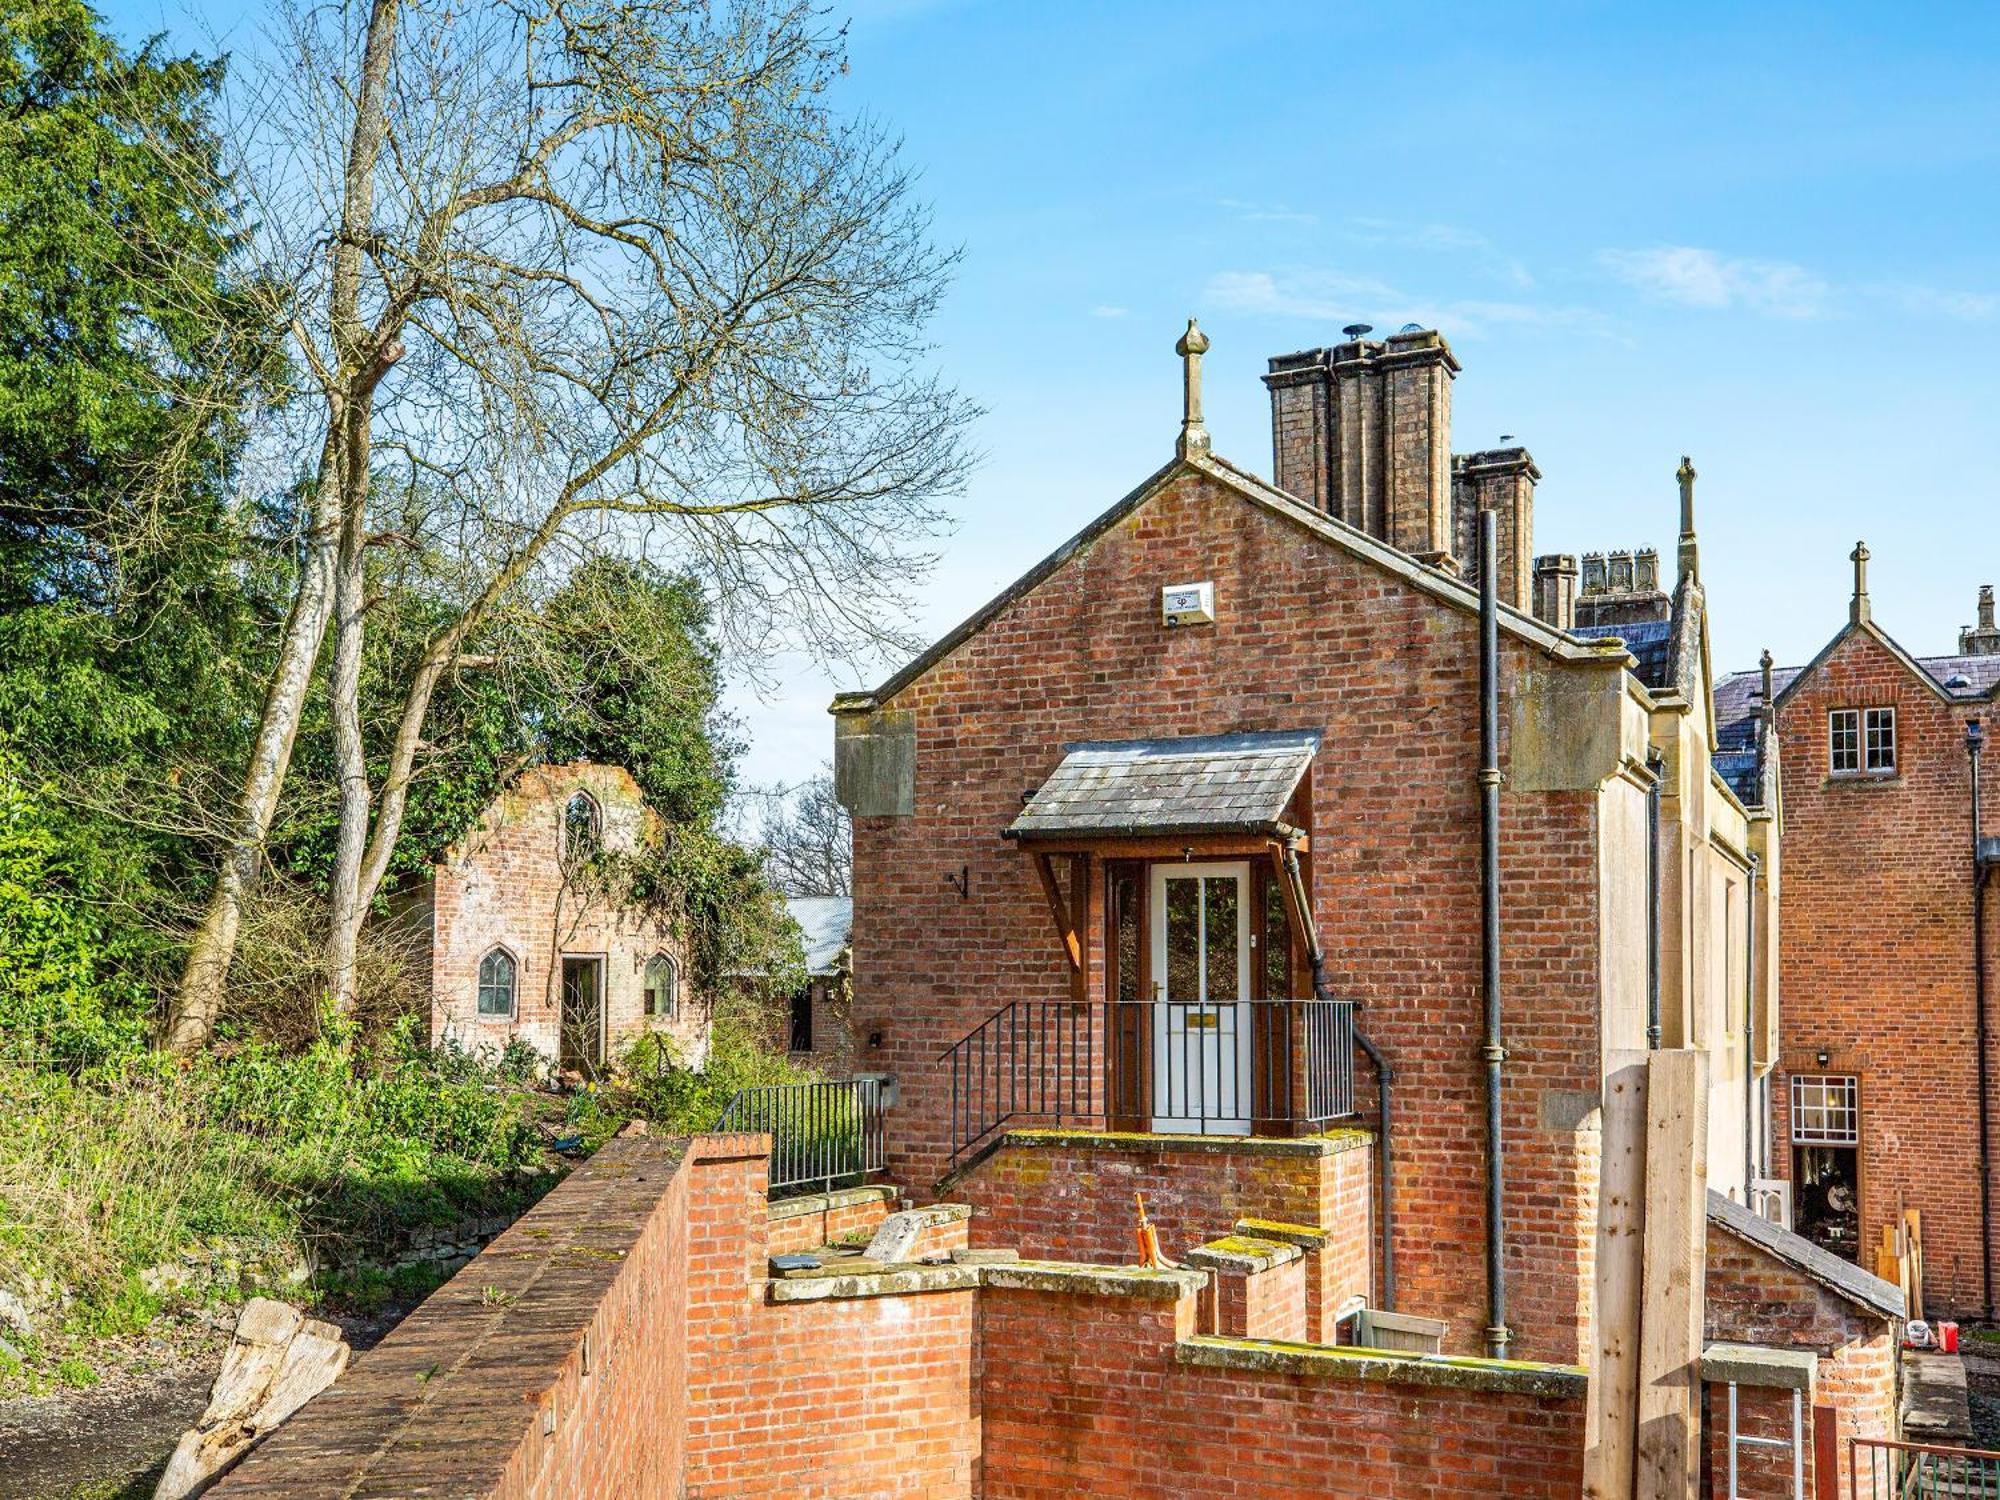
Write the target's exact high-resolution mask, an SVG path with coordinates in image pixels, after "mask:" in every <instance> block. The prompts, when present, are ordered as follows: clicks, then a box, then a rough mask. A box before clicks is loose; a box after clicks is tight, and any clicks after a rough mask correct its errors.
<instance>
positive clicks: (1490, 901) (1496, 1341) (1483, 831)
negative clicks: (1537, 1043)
mask: <svg viewBox="0 0 2000 1500" xmlns="http://www.w3.org/2000/svg"><path fill="white" fill-rule="evenodd" d="M1498 572H1499V563H1498V559H1497V558H1496V556H1495V546H1494V516H1493V512H1492V511H1491V510H1487V509H1481V510H1480V512H1479V835H1480V836H1479V872H1480V882H1479V883H1480V922H1479V929H1480V930H1479V944H1480V963H1481V983H1480V987H1481V989H1482V991H1483V992H1484V997H1485V1011H1486V1017H1485V1020H1486V1034H1485V1040H1484V1041H1483V1042H1482V1044H1481V1045H1480V1049H1479V1055H1480V1057H1481V1058H1483V1059H1484V1061H1485V1063H1486V1352H1487V1354H1488V1356H1490V1357H1491V1358H1493V1359H1505V1358H1506V1357H1507V1344H1508V1342H1509V1340H1510V1339H1511V1338H1512V1337H1513V1335H1512V1334H1511V1333H1510V1332H1509V1330H1508V1328H1507V1243H1506V1221H1505V1212H1504V1210H1505V1198H1506V1194H1505V1178H1504V1175H1503V1169H1502V1165H1501V1147H1502V1132H1501V1124H1500V1105H1501V1095H1502V1089H1503V1087H1504V1080H1503V1076H1502V1074H1503V1070H1504V1068H1505V1065H1506V1061H1507V1049H1506V1047H1505V1045H1504V1044H1503V1042H1502V1038H1501V1030H1500V781H1501V776H1500V610H1499V593H1498V588H1499V580H1498V579H1497V578H1496V577H1495V575H1496V574H1497V573H1498Z"/></svg>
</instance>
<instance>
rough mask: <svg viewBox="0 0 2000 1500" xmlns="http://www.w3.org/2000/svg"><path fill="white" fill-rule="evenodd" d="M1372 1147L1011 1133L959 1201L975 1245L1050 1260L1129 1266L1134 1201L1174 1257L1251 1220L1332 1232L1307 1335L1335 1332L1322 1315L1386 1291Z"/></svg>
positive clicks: (959, 1187)
mask: <svg viewBox="0 0 2000 1500" xmlns="http://www.w3.org/2000/svg"><path fill="white" fill-rule="evenodd" d="M1374 1145H1375V1138H1374V1136H1373V1135H1372V1134H1371V1133H1369V1132H1367V1131H1364V1130H1341V1131H1335V1132H1331V1133H1329V1134H1328V1135H1325V1136H1320V1137H1313V1138H1308V1139H1304V1140H1265V1139H1255V1140H1251V1139H1229V1138H1225V1137H1214V1138H1211V1139H1206V1140H1204V1139H1201V1138H1188V1137H1181V1138H1174V1137H1162V1136H1157V1135H1119V1134H1114V1133H1108V1132H1088V1131H1062V1130H1050V1131H1034V1130H1029V1131H1011V1132H1009V1133H1008V1134H1007V1136H1006V1137H1005V1138H1004V1139H1003V1141H1002V1144H1001V1146H1000V1149H999V1150H997V1151H996V1152H994V1154H993V1155H991V1156H990V1157H988V1158H987V1159H986V1160H985V1161H983V1162H981V1163H979V1164H978V1165H977V1166H975V1167H974V1168H972V1169H971V1170H970V1171H969V1172H967V1173H966V1174H965V1175H964V1176H963V1177H962V1178H961V1179H960V1180H959V1181H958V1182H957V1183H955V1184H953V1186H952V1196H953V1197H955V1198H959V1199H962V1200H964V1201H965V1202H968V1203H970V1204H972V1205H973V1207H974V1209H975V1210H976V1213H975V1217H974V1218H973V1221H972V1243H973V1244H975V1245H979V1246H993V1247H1002V1248H1007V1249H1018V1250H1019V1251H1020V1252H1021V1253H1022V1254H1023V1255H1029V1256H1036V1257H1041V1258H1044V1259H1048V1260H1079V1261H1101V1262H1104V1263H1106V1264H1110V1265H1128V1264H1130V1263H1131V1262H1132V1261H1133V1260H1134V1259H1135V1258H1136V1254H1137V1252H1136V1249H1135V1245H1134V1239H1133V1229H1134V1226H1135V1224H1136V1222H1137V1204H1136V1203H1135V1202H1134V1201H1133V1198H1134V1194H1136V1193H1144V1194H1145V1195H1146V1214H1147V1217H1148V1218H1149V1219H1150V1220H1151V1221H1152V1222H1153V1224H1154V1225H1155V1226H1156V1227H1157V1228H1158V1230H1159V1235H1160V1248H1161V1249H1162V1250H1164V1251H1165V1252H1166V1253H1167V1254H1168V1255H1169V1256H1172V1257H1174V1258H1176V1259H1178V1258H1179V1257H1181V1256H1183V1255H1185V1254H1186V1253H1187V1252H1188V1251H1190V1250H1192V1249H1193V1248H1194V1247H1195V1246H1197V1245H1199V1244H1202V1243H1203V1242H1205V1241H1207V1240H1212V1239H1215V1238H1216V1237H1217V1236H1219V1235H1225V1234H1229V1233H1231V1232H1232V1231H1234V1229H1235V1228H1236V1224H1237V1221H1238V1220H1241V1219H1261V1220H1269V1221H1273V1222H1277V1223H1283V1224H1294V1225H1300V1226H1302V1227H1305V1228H1310V1229H1319V1230H1324V1231H1325V1232H1326V1236H1327V1238H1326V1243H1325V1245H1324V1246H1323V1247H1321V1248H1320V1249H1319V1250H1318V1251H1317V1252H1315V1254H1314V1256H1313V1259H1314V1261H1315V1262H1316V1274H1315V1276H1314V1280H1313V1282H1312V1284H1311V1287H1310V1289H1309V1292H1308V1328H1309V1329H1321V1332H1320V1336H1321V1337H1322V1338H1324V1337H1327V1336H1328V1334H1329V1333H1330V1331H1331V1330H1327V1329H1322V1325H1321V1322H1320V1320H1321V1317H1322V1316H1323V1315H1324V1316H1327V1317H1330V1316H1331V1314H1332V1312H1333V1310H1334V1309H1335V1308H1337V1307H1338V1306H1339V1305H1340V1303H1341V1302H1342V1301H1343V1300H1345V1299H1346V1298H1347V1297H1348V1296H1350V1295H1352V1294H1354V1293H1360V1294H1361V1295H1363V1296H1365V1297H1368V1298H1369V1300H1370V1301H1371V1302H1372V1301H1374V1300H1375V1297H1374V1293H1375V1292H1376V1290H1378V1289H1377V1288H1376V1287H1374V1285H1373V1284H1372V1280H1371V1276H1372V1270H1373V1266H1374V1260H1375V1255H1374V1251H1375V1245H1376V1235H1377V1229H1376V1219H1375V1170H1374V1164H1375V1156H1374Z"/></svg>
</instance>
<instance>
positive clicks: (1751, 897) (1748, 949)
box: [1743, 854, 1764, 1208]
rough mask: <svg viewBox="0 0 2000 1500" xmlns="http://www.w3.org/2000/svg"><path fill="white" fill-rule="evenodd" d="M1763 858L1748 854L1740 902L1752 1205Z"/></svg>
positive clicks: (1746, 1166)
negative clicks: (1759, 888)
mask: <svg viewBox="0 0 2000 1500" xmlns="http://www.w3.org/2000/svg"><path fill="white" fill-rule="evenodd" d="M1763 864H1764V861H1763V859H1762V858H1761V857H1760V856H1758V855H1755V854H1753V855H1751V856H1750V888H1749V892H1748V894H1747V895H1746V896H1745V898H1744V903H1743V931H1744V941H1743V949H1744V967H1745V970H1746V972H1745V974H1744V976H1743V1206H1744V1207H1745V1208H1754V1207H1755V1206H1756V1204H1755V1198H1754V1195H1753V1194H1752V1193H1751V1191H1750V1184H1751V1183H1753V1182H1755V1181H1756V1180H1757V1144H1756V1141H1757V1135H1756V1131H1755V1130H1754V1129H1753V1126H1754V1125H1755V1123H1756V1119H1757V1043H1756V1041H1755V1038H1756V1035H1757V1031H1756V1026H1757V872H1758V871H1759V870H1760V869H1762V868H1763Z"/></svg>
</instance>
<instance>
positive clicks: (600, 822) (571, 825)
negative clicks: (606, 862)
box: [562, 792, 604, 859]
mask: <svg viewBox="0 0 2000 1500" xmlns="http://www.w3.org/2000/svg"><path fill="white" fill-rule="evenodd" d="M562 847H563V855H564V857H565V858H568V859H589V858H590V857H591V856H592V855H593V854H596V853H597V852H598V850H600V849H602V848H603V847H604V810H603V809H602V808H600V807H599V806H598V805H597V799H596V798H595V797H593V796H591V795H590V793H588V792H577V793H575V794H573V795H572V796H571V797H570V799H569V801H568V803H566V804H565V805H564V807H563V826H562Z"/></svg>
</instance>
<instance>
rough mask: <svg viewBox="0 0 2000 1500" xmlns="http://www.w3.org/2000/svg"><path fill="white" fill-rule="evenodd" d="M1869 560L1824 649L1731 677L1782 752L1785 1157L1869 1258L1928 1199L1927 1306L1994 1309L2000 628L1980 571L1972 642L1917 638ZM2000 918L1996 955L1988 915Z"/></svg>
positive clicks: (1734, 737) (1734, 720)
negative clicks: (1993, 882) (1987, 787)
mask: <svg viewBox="0 0 2000 1500" xmlns="http://www.w3.org/2000/svg"><path fill="white" fill-rule="evenodd" d="M1852 561H1853V564H1854V586H1853V592H1852V595H1851V597H1850V599H1849V600H1848V605H1847V620H1846V622H1845V623H1844V624H1843V625H1842V626H1841V627H1840V628H1839V629H1838V630H1837V631H1836V632H1835V633H1834V634H1833V636H1832V638H1831V639H1830V640H1829V641H1828V642H1827V644H1826V646H1825V648H1824V649H1823V650H1821V651H1820V653H1819V654H1818V655H1817V656H1815V657H1814V658H1813V659H1812V661H1810V662H1809V663H1807V664H1806V665H1805V666H1803V667H1773V666H1772V664H1771V662H1770V659H1769V657H1768V656H1767V657H1766V659H1765V664H1764V666H1763V667H1762V668H1760V669H1757V670H1753V671H1748V672H1739V673H1736V674H1734V675H1732V676H1730V677H1729V678H1727V679H1726V680H1725V681H1724V682H1723V683H1722V684H1721V686H1720V688H1719V689H1718V692H1717V709H1718V713H1719V715H1720V718H1721V720H1722V735H1723V740H1724V743H1725V745H1726V746H1728V747H1730V748H1729V750H1728V751H1727V752H1726V754H1727V758H1728V759H1729V760H1730V761H1731V763H1733V764H1737V765H1740V766H1742V767H1744V768H1745V772H1746V777H1747V776H1748V775H1749V772H1750V770H1751V768H1753V767H1756V766H1757V765H1758V762H1759V756H1758V755H1757V753H1756V747H1757V745H1758V744H1764V745H1768V746H1775V747H1781V748H1782V751H1783V756H1782V762H1781V765H1780V768H1779V771H1778V774H1777V775H1776V776H1775V777H1773V776H1771V775H1770V774H1769V768H1768V767H1765V768H1764V774H1763V777H1762V780H1761V786H1762V788H1763V801H1764V803H1765V805H1767V806H1770V805H1775V804H1777V803H1778V802H1780V801H1781V802H1782V805H1783V816H1784V823H1785V901H1784V915H1785V922H1784V931H1783V934H1782V936H1781V938H1780V943H1779V954H1780V969H1781V977H1782V982H1783V986H1784V993H1785V1010H1784V1019H1783V1027H1782V1035H1781V1047H1780V1051H1779V1055H1778V1058H1777V1067H1776V1071H1775V1073H1774V1074H1773V1080H1774V1084H1775V1093H1774V1102H1775V1103H1776V1106H1777V1107H1776V1108H1774V1110H1773V1112H1772V1134H1773V1141H1772V1150H1771V1153H1770V1155H1771V1166H1772V1172H1773V1175H1774V1176H1777V1177H1781V1178H1784V1179H1786V1180H1788V1181H1789V1182H1790V1184H1791V1199H1792V1202H1791V1209H1792V1214H1793V1221H1794V1224H1795V1227H1797V1228H1798V1229H1800V1231H1801V1232H1803V1233H1804V1234H1806V1235H1807V1236H1808V1237H1810V1238H1811V1239H1813V1240H1814V1241H1815V1242H1817V1243H1819V1244H1821V1245H1824V1246H1826V1247H1828V1248H1830V1249H1832V1250H1834V1251H1836V1252H1837V1253H1839V1254H1841V1255H1843V1256H1846V1257H1847V1258H1849V1259H1854V1260H1859V1262H1860V1263H1861V1264H1862V1265H1864V1266H1869V1267H1873V1266H1874V1264H1875V1250H1876V1247H1877V1246H1878V1245H1879V1244H1880V1242H1881V1235H1882V1231H1883V1229H1884V1227H1885V1226H1893V1225H1895V1224H1898V1223H1900V1222H1901V1221H1902V1219H1903V1215H1904V1211H1905V1210H1906V1209H1918V1210H1920V1211H1921V1213H1922V1215H1923V1228H1924V1239H1925V1253H1924V1291H1925V1300H1926V1311H1935V1312H1939V1313H1944V1314H1948V1315H1949V1314H1959V1315H1970V1316H1978V1315H1984V1316H1988V1317H1990V1316H1992V1312H1993V1294H1994V1289H1993V1283H1992V1275H1993V1257H1994V1255H1995V1253H1996V1247H1995V1244H1994V1228H1993V1224H1992V1215H1991V1212H1990V1187H1989V1183H1990V1171H1991V1168H1990V1154H1991V1150H1990V1148H1991V1143H1992V1139H1993V1132H1992V1126H1991V1102H1992V1087H1991V1080H1990V1077H1989V1075H1990V1070H1991V1066H1992V1063H1991V1056H1990V1047H1989V1037H1988V1034H1987V1030H1986V1025H1985V1021H1984V1019H1983V1013H1984V1011H1985V1008H1986V1004H1987V1002H1988V1000H1989V998H1990V996H1989V995H1988V992H1987V988H1986V987H1987V984H1988V983H1989V980H1988V978H1987V976H1986V975H1985V974H1984V972H1983V963H1982V949H1981V946H1980V940H1979V934H1978V933H1977V931H1976V927H1975V913H1977V912H1978V911H1979V910H1980V909H1981V905H1982V902H1983V899H1984V898H1983V896H1982V894H1981V893H1980V891H1979V890H1978V886H1979V885H1980V884H1983V883H1984V881H1985V880H1986V877H1987V873H1988V871H1989V870H1990V868H1991V866H1992V864H1993V862H1994V859H1995V856H1996V854H2000V844H1996V842H1995V840H1994V839H1993V837H1992V834H1993V832H1994V831H1995V823H1994V822H1993V820H1992V819H1991V818H1990V817H1989V818H1988V820H1987V821H1986V824H1985V827H1984V828H1983V829H1982V830H1981V833H1982V834H1983V835H1984V837H1983V838H1982V840H1981V841H1980V842H1979V845H1978V850H1979V854H1978V857H1977V858H1975V841H1974V831H1973V818H1974V812H1973V810H1974V806H1975V792H1974V774H1975V769H1976V760H1975V756H1974V755H1973V754H1972V753H1969V752H1970V751H1971V750H1972V749H1973V747H1974V746H1976V745H1978V744H1979V743H1980V742H1981V740H1983V737H1984V733H1985V729H1986V725H1985V722H1984V721H1986V720H1987V719H1988V718H1989V717H1990V715H1991V705H1992V704H1993V701H1994V697H1995V694H1996V692H2000V627H1996V625H1995V622H1994V606H1993V591H1992V589H1991V588H1983V589H1981V590H1980V594H1979V599H1978V615H1977V623H1976V624H1974V625H1971V626H1968V627H1967V628H1966V629H1965V630H1963V631H1962V632H1961V633H1960V636H1959V642H1958V650H1957V652H1956V653H1954V654H1952V655H1946V656H1917V655H1915V654H1913V653H1912V652H1910V651H1908V650H1906V649H1905V648H1904V647H1903V646H1902V645H1901V644H1899V643H1898V641H1897V640H1896V639H1895V638H1894V637H1893V636H1891V635H1890V634H1889V632H1888V630H1887V629H1886V628H1885V627H1884V626H1883V625H1882V624H1881V623H1880V622H1878V621H1877V620H1876V619H1875V616H1874V610H1873V607H1872V605H1871V602H1870V600H1869V597H1868V574H1867V569H1868V561H1869V554H1868V548H1867V546H1866V545H1865V544H1863V545H1859V546H1857V547H1856V548H1855V550H1854V553H1853V554H1852ZM1975 726H1978V728H1977V731H1976V733H1977V736H1978V737H1977V738H1974V737H1973V736H1974V734H1975ZM1746 784H1748V782H1747V781H1746ZM1985 925H1986V928H1987V931H1986V933H1985V948H1984V950H1983V951H1984V953H1986V954H1990V953H1991V951H1992V944H1993V941H1994V937H1995V932H1994V929H1993V926H1992V919H1991V915H1990V913H1989V914H1988V918H1987V921H1986V924H1985ZM1982 1112H1984V1118H1985V1124H1984V1125H1983V1126H1982ZM1982 1225H1983V1226H1984V1232H1983V1233H1982Z"/></svg>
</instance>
